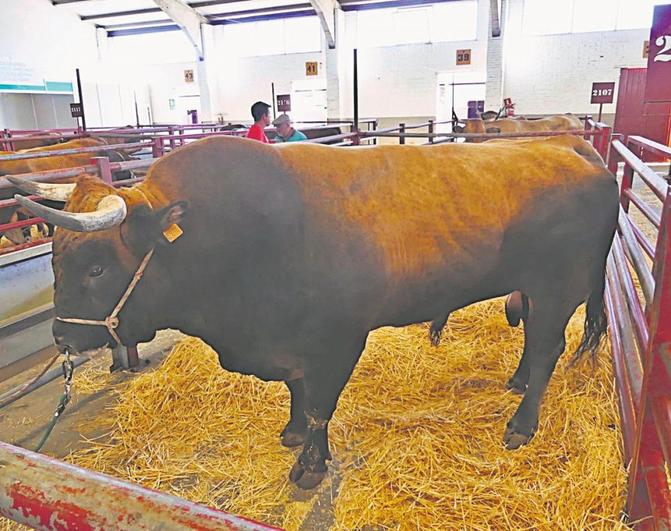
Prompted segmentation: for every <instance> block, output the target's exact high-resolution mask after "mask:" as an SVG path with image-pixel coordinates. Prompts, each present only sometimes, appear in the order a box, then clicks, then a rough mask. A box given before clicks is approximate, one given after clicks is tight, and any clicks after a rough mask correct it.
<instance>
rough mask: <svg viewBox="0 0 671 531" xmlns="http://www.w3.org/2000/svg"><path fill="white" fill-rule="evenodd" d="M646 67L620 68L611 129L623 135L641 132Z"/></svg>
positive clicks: (639, 133)
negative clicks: (613, 122) (613, 120)
mask: <svg viewBox="0 0 671 531" xmlns="http://www.w3.org/2000/svg"><path fill="white" fill-rule="evenodd" d="M646 73H647V68H622V69H621V70H620V83H619V85H618V89H617V107H616V109H615V124H614V126H613V130H614V131H617V132H618V133H621V134H623V135H625V136H630V135H641V134H643V125H644V124H643V96H644V94H645V75H646Z"/></svg>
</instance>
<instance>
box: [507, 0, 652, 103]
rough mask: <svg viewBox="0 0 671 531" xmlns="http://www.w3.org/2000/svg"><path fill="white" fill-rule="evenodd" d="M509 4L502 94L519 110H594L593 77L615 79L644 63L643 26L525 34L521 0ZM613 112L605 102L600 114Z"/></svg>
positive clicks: (644, 36) (645, 36)
mask: <svg viewBox="0 0 671 531" xmlns="http://www.w3.org/2000/svg"><path fill="white" fill-rule="evenodd" d="M509 4H510V5H509V12H508V19H507V28H506V29H507V32H506V34H505V44H504V57H505V68H504V84H503V96H504V97H510V98H512V99H513V101H514V102H515V103H516V106H515V110H516V112H517V113H519V114H552V113H564V112H574V113H593V114H596V113H597V112H598V106H596V105H591V104H590V103H589V101H590V89H591V86H592V82H593V81H615V82H616V83H617V82H618V80H619V76H620V68H622V67H641V66H645V65H646V60H645V59H643V58H642V51H643V41H644V40H645V39H647V38H648V35H649V33H650V31H649V30H648V29H641V30H627V31H608V32H593V33H573V34H560V35H539V36H533V35H525V34H523V32H522V13H523V5H524V4H523V0H510V2H509ZM616 88H617V84H616ZM615 101H617V95H616V96H615ZM613 112H615V104H612V105H604V113H613Z"/></svg>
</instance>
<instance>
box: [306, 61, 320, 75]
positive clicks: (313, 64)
mask: <svg viewBox="0 0 671 531" xmlns="http://www.w3.org/2000/svg"><path fill="white" fill-rule="evenodd" d="M305 75H306V76H317V75H319V63H318V62H317V61H306V62H305Z"/></svg>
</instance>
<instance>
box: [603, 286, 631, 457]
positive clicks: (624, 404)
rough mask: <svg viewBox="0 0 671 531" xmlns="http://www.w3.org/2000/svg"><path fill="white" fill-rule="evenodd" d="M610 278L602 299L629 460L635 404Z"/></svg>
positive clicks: (621, 423)
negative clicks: (604, 304) (607, 324)
mask: <svg viewBox="0 0 671 531" xmlns="http://www.w3.org/2000/svg"><path fill="white" fill-rule="evenodd" d="M610 283H611V279H610V278H606V291H605V294H604V301H605V303H606V313H607V316H608V322H609V325H610V326H609V330H608V337H609V338H610V344H611V352H612V353H613V368H614V371H615V387H616V388H617V395H618V402H619V406H620V426H621V429H622V438H623V441H624V458H625V462H627V463H628V462H629V460H630V459H631V457H632V453H633V450H634V443H635V440H636V405H635V402H634V398H633V396H632V390H631V384H630V383H629V376H628V374H627V366H626V363H625V360H624V356H625V351H624V347H623V344H622V339H621V337H620V327H619V325H618V316H617V314H616V312H615V308H614V303H613V295H612V293H611V286H610Z"/></svg>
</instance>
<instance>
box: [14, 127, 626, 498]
mask: <svg viewBox="0 0 671 531" xmlns="http://www.w3.org/2000/svg"><path fill="white" fill-rule="evenodd" d="M63 186H64V188H63V189H62V191H61V192H60V195H59V197H61V198H63V199H64V198H65V197H66V196H69V199H68V202H67V205H66V209H65V210H66V211H65V212H64V211H58V210H51V209H48V208H44V207H42V206H41V205H38V204H36V203H32V202H31V201H30V200H27V199H25V198H21V199H20V201H21V203H22V204H24V205H26V206H28V207H30V208H31V210H32V211H33V212H34V213H36V214H38V215H41V216H43V217H45V218H47V219H48V220H49V221H51V222H53V223H56V224H59V225H60V226H61V228H59V229H57V230H56V234H55V236H54V248H53V249H54V256H53V267H54V274H55V300H54V302H55V311H56V315H57V320H56V321H55V322H54V327H53V332H54V337H55V340H56V343H57V344H58V345H59V348H60V349H61V350H65V349H68V350H76V351H85V350H88V349H91V348H95V347H99V346H102V345H105V344H110V345H114V344H115V343H116V342H117V340H120V341H121V342H123V343H125V344H128V345H133V344H136V343H138V342H142V341H148V340H150V339H151V338H152V337H153V336H154V334H155V332H156V330H158V329H162V328H168V327H170V328H176V329H179V330H181V331H183V332H185V333H187V334H190V335H193V336H198V337H201V338H203V340H204V341H206V342H207V343H208V344H209V345H210V346H212V348H213V349H214V350H216V351H217V352H218V354H219V361H220V363H221V365H222V366H223V367H224V368H226V369H229V370H232V371H237V372H240V373H244V374H254V375H256V376H258V377H259V378H263V379H266V380H282V381H284V382H286V385H287V386H288V388H289V390H290V392H291V416H290V420H289V422H288V424H287V425H286V427H285V429H284V431H283V432H282V434H281V437H282V442H283V444H285V445H287V446H295V445H302V446H303V450H302V452H301V454H300V456H299V457H298V460H297V462H296V463H295V465H294V467H293V468H292V470H291V473H290V478H291V480H292V481H294V482H296V483H297V484H298V485H299V486H300V487H302V488H311V487H314V486H315V485H317V484H318V483H319V482H320V481H321V479H322V478H323V477H324V474H325V472H326V470H327V467H326V460H328V459H329V458H330V454H329V448H328V436H327V426H328V423H329V420H330V419H331V416H332V414H333V412H334V410H335V408H336V404H337V401H338V397H339V396H340V393H341V391H342V390H343V388H344V386H345V384H346V383H347V381H348V379H349V377H350V374H351V373H352V370H353V368H354V366H355V365H356V363H357V361H358V359H359V356H360V355H361V352H362V351H363V348H364V346H365V343H366V337H367V335H368V332H369V331H370V330H373V329H375V328H378V327H381V326H405V325H408V324H411V323H419V322H424V321H430V320H435V319H438V318H440V317H441V316H442V315H445V314H446V313H449V312H450V311H452V310H455V309H457V308H461V307H464V306H466V305H469V304H471V303H473V302H476V301H481V300H484V299H488V298H491V297H497V296H500V295H503V294H506V293H510V292H511V291H514V290H520V291H522V292H523V293H525V294H526V295H527V296H528V297H529V300H530V301H531V304H530V307H531V311H530V315H529V317H528V319H527V322H526V327H525V345H524V355H523V358H522V361H521V362H520V367H519V368H518V370H517V372H516V373H515V375H514V379H515V380H516V381H517V382H518V383H524V384H525V387H527V384H528V387H527V389H526V394H525V396H524V398H523V399H522V401H521V403H520V405H519V408H518V409H517V412H516V413H515V414H514V416H513V417H512V419H511V420H510V421H509V422H508V425H507V427H506V429H505V435H504V441H505V443H506V445H507V446H508V448H511V449H512V448H517V447H519V446H520V445H522V444H525V443H527V442H528V441H529V440H530V439H531V437H532V436H533V435H534V433H535V431H536V427H537V425H538V414H539V407H540V403H541V400H542V397H543V394H544V392H545V389H546V386H547V384H548V380H549V378H550V376H551V374H552V372H553V370H554V367H555V363H556V362H557V360H558V358H559V356H560V355H561V353H562V352H563V350H564V346H565V341H564V331H565V328H566V326H567V323H568V321H569V319H570V317H571V315H572V314H573V312H574V311H575V309H576V307H577V306H578V305H580V304H581V303H583V302H585V301H587V312H586V321H585V337H584V338H583V340H582V343H581V345H580V348H579V350H578V354H581V353H583V352H584V351H589V350H592V351H594V349H596V347H597V346H598V344H599V341H600V339H601V338H602V336H603V334H604V333H605V331H606V320H605V314H604V306H603V291H604V282H605V280H604V269H605V263H606V256H607V254H608V250H609V248H610V244H611V241H612V237H613V234H614V231H615V224H616V220H617V212H618V192H617V184H616V181H615V179H614V177H613V175H611V174H610V173H609V172H608V170H607V169H606V168H605V167H604V164H603V162H602V160H601V158H600V157H599V155H598V154H597V153H596V152H595V151H594V149H593V148H592V147H591V146H590V145H589V144H588V143H587V142H585V141H584V140H582V139H579V138H576V137H572V136H565V137H560V138H552V139H548V140H535V141H528V142H520V143H508V144H451V145H450V144H444V145H437V146H379V147H366V148H360V149H357V148H351V149H343V148H335V147H328V146H318V145H310V144H299V143H297V144H294V145H286V146H284V145H283V146H280V147H274V146H268V145H263V144H261V143H258V142H253V141H249V140H245V139H238V138H225V137H213V138H208V139H204V140H201V141H198V142H194V143H193V144H190V145H187V146H185V147H183V148H179V149H177V150H175V151H174V152H172V153H171V154H169V155H167V156H165V157H163V158H161V159H160V160H158V161H157V162H156V163H154V165H153V166H152V167H151V168H150V170H149V172H148V175H147V179H146V180H145V181H144V182H143V183H142V184H139V185H137V186H135V187H134V188H130V189H119V190H115V189H113V188H111V187H109V186H108V185H106V184H104V183H102V182H101V181H100V180H98V179H94V178H90V177H85V178H82V179H80V180H79V182H78V183H77V185H76V186H72V185H70V186H69V187H68V186H67V185H63ZM29 190H30V191H31V192H40V190H39V189H36V188H35V187H32V188H29ZM53 192H54V190H53V189H52V190H43V193H45V194H46V195H48V196H50V197H52V198H53V197H54V196H53ZM211 226H216V227H220V228H221V230H218V231H217V232H216V233H215V234H213V233H212V231H210V230H208V227H211ZM87 231H96V232H87ZM170 242H172V243H170ZM136 273H137V275H136V278H140V280H139V283H137V284H135V285H134V286H135V287H134V288H133V290H134V291H132V292H131V294H130V296H128V297H127V298H126V297H124V296H122V294H123V293H124V292H125V291H126V290H127V288H128V286H129V283H130V282H131V278H132V277H133V276H134V274H136ZM115 307H116V309H115V310H113V309H114V308H115ZM82 320H94V321H93V322H91V321H88V322H86V321H85V322H82ZM492 348H495V347H494V346H492Z"/></svg>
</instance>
